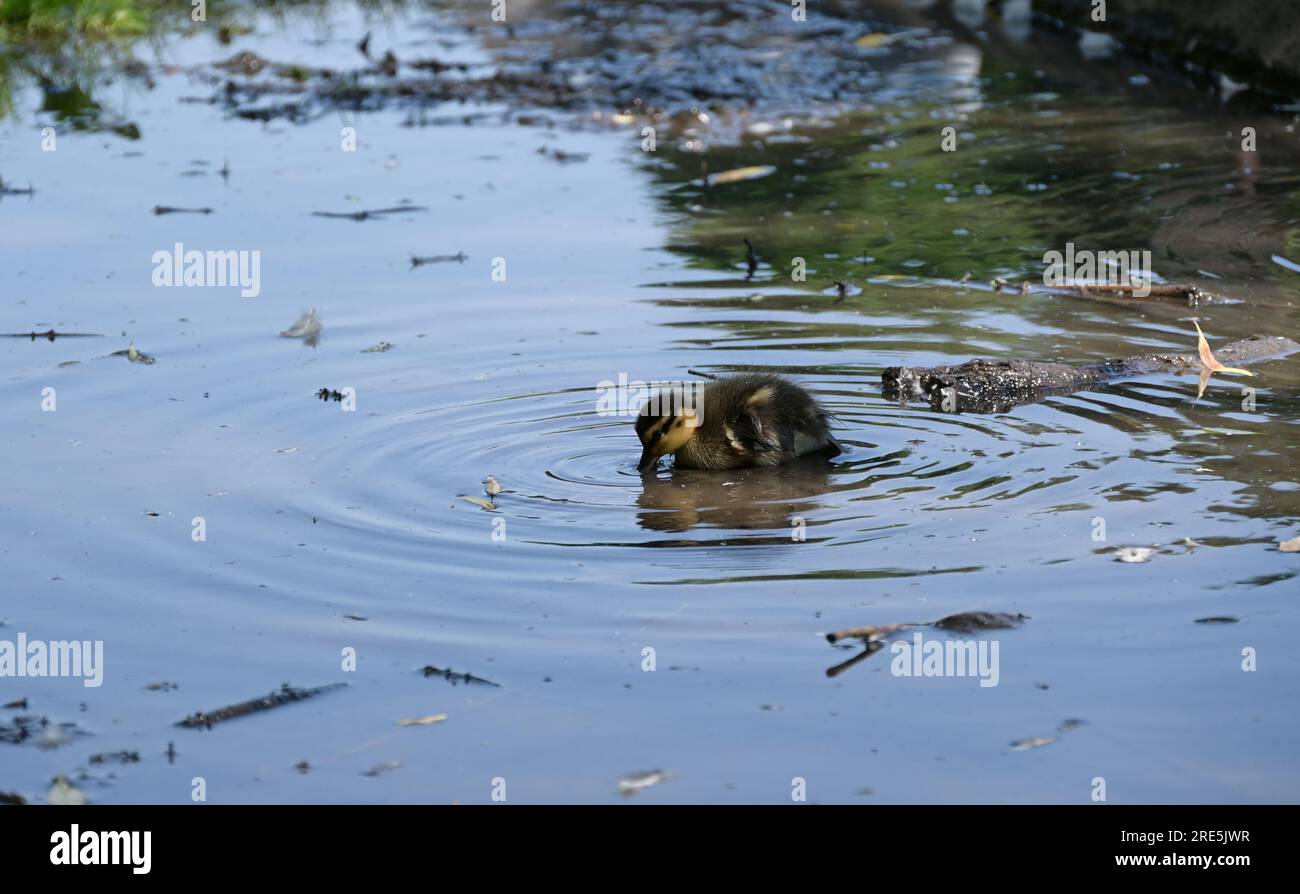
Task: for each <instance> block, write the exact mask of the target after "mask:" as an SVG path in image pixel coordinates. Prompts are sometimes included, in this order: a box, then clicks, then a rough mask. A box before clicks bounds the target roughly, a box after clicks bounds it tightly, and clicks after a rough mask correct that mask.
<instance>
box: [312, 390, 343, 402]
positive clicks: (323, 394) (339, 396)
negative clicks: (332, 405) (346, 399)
mask: <svg viewBox="0 0 1300 894" xmlns="http://www.w3.org/2000/svg"><path fill="white" fill-rule="evenodd" d="M316 396H317V397H319V398H320V399H321V400H333V401H342V400H343V392H342V391H337V390H335V389H333V388H322V389H321V390H320V391H317V392H316Z"/></svg>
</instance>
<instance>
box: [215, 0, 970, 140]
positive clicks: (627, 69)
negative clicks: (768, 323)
mask: <svg viewBox="0 0 1300 894" xmlns="http://www.w3.org/2000/svg"><path fill="white" fill-rule="evenodd" d="M806 16H807V18H806V21H802V22H796V21H794V20H793V18H792V17H791V16H790V15H788V14H787V15H781V14H776V13H774V11H773V10H772V9H771V8H770V7H769V6H768V5H767V4H761V3H755V4H732V5H730V6H727V7H725V8H720V7H719V6H718V5H717V4H714V3H695V2H690V3H673V4H664V5H660V6H656V7H653V8H651V7H646V6H644V5H640V4H633V3H632V2H630V0H605V2H601V3H590V2H586V0H556V2H551V3H546V4H540V5H535V6H533V7H532V8H530V9H529V11H528V20H527V27H526V28H522V27H518V28H516V27H511V28H508V29H501V34H502V36H501V37H499V38H498V37H495V36H493V35H492V34H490V33H488V31H487V29H476V30H477V32H478V33H479V34H485V35H486V37H485V41H486V44H487V48H488V50H489V52H490V53H491V54H492V55H491V59H490V61H488V62H487V63H484V64H473V65H467V64H464V63H453V62H448V61H444V60H443V59H439V58H430V57H416V56H412V57H410V58H398V57H397V56H395V55H394V54H393V53H392V52H391V51H390V52H388V53H386V54H385V55H384V57H383V59H382V60H381V61H378V62H376V61H375V60H374V59H373V58H372V57H370V56H369V49H370V48H369V45H368V44H367V43H365V42H364V40H363V43H362V44H359V45H358V48H359V49H361V48H364V49H363V52H362V54H361V56H360V57H359V58H357V60H356V63H357V64H356V65H354V66H340V67H337V68H334V67H314V66H309V65H301V64H285V63H279V62H276V61H273V60H270V59H265V58H262V57H261V56H258V55H257V54H255V53H251V52H239V53H236V54H235V55H234V56H232V57H231V58H229V59H225V60H222V61H221V62H217V63H215V64H214V65H213V66H212V68H213V69H215V70H216V71H218V72H220V73H221V74H220V76H219V83H220V87H219V90H218V93H217V96H216V101H217V102H218V103H220V104H222V105H223V106H224V107H225V108H226V109H227V110H228V111H229V112H230V113H231V114H233V115H236V116H238V117H241V118H246V119H250V120H262V121H266V120H272V119H277V118H279V119H285V120H289V121H293V122H299V123H301V122H307V121H312V120H316V119H319V118H322V117H325V116H327V115H331V114H337V113H339V112H343V111H346V112H350V113H355V112H360V111H375V110H378V109H383V108H401V109H432V108H436V107H439V106H443V105H448V104H453V103H454V104H465V103H486V104H499V103H509V104H510V105H512V106H513V107H514V108H516V109H529V110H537V109H560V110H565V111H575V112H576V111H582V110H608V109H612V108H619V109H630V110H635V111H636V112H637V113H639V114H645V113H651V114H652V115H656V116H661V117H662V118H665V119H666V118H670V117H673V116H680V117H683V118H688V117H690V116H691V114H692V113H693V112H694V111H695V110H698V109H706V108H707V109H715V110H721V109H724V108H725V109H742V108H743V109H749V110H751V111H755V112H757V113H759V114H762V113H766V112H769V111H770V112H771V113H772V114H773V115H776V114H780V115H783V116H784V115H788V114H789V110H791V109H808V110H815V109H817V108H818V107H822V108H826V107H845V108H847V107H850V106H852V105H858V106H861V105H865V104H868V103H870V102H871V101H872V100H873V99H875V98H877V96H878V92H879V91H880V90H881V88H882V87H883V86H884V85H885V84H886V83H887V81H888V72H889V68H890V65H889V64H888V63H886V62H884V60H886V59H897V60H898V62H897V63H895V64H903V62H904V61H905V60H907V59H908V54H909V53H910V52H911V49H912V48H913V47H914V46H919V45H920V43H921V42H923V41H924V40H926V39H927V37H928V32H927V31H926V30H925V29H913V30H911V31H908V32H905V33H903V34H900V35H898V37H899V39H897V40H893V41H890V42H889V48H888V49H887V50H870V51H864V50H863V49H862V48H860V47H858V46H855V42H856V41H857V40H858V39H859V38H862V37H864V36H866V35H870V34H872V33H875V32H879V31H881V30H882V29H883V27H884V26H883V25H882V24H881V23H874V22H871V21H869V20H868V19H867V18H866V17H864V16H863V15H862V10H861V9H860V8H858V7H857V6H856V5H853V6H848V5H845V6H835V5H831V6H827V5H826V4H809V8H808V9H807V11H806ZM466 25H467V26H468V27H469V28H473V23H472V21H468V20H467V22H466ZM507 35H508V36H507ZM684 35H690V39H689V40H687V39H683V36H684ZM649 53H653V64H647V62H648V54H649ZM913 76H914V77H916V78H918V79H919V80H921V81H922V82H925V83H935V84H941V83H955V82H959V80H960V78H961V74H960V72H946V71H942V70H934V71H924V72H921V73H918V74H915V75H913ZM552 157H553V158H556V160H557V161H560V160H561V159H560V158H558V157H557V156H554V155H553V156H552ZM573 160H579V159H578V158H576V157H575V158H574V159H573Z"/></svg>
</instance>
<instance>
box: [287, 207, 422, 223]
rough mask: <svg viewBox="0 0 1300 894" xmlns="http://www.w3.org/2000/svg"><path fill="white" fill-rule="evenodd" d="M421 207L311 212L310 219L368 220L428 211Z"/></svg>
mask: <svg viewBox="0 0 1300 894" xmlns="http://www.w3.org/2000/svg"><path fill="white" fill-rule="evenodd" d="M428 210H429V209H428V208H425V207H424V206H423V205H397V206H395V207H393V208H375V209H373V210H370V211H313V212H312V217H334V218H340V219H342V220H370V218H372V217H382V216H384V215H385V214H405V213H406V212H408V211H428Z"/></svg>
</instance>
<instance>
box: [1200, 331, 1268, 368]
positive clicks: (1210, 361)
mask: <svg viewBox="0 0 1300 894" xmlns="http://www.w3.org/2000/svg"><path fill="white" fill-rule="evenodd" d="M1192 325H1193V326H1195V327H1196V339H1197V341H1196V350H1197V351H1198V352H1199V353H1200V355H1201V365H1202V366H1204V367H1205V368H1206V369H1208V370H1209V371H1210V372H1222V373H1236V374H1237V375H1242V376H1253V375H1254V373H1253V372H1251V371H1250V370H1248V369H1237V368H1236V367H1234V366H1224V365H1223V364H1222V363H1220V362H1219V361H1218V360H1217V359H1216V358H1215V356H1214V354H1213V352H1211V351H1210V343H1209V342H1208V341H1206V340H1205V333H1204V332H1202V331H1201V324H1200V323H1198V322H1196V321H1195V320H1192Z"/></svg>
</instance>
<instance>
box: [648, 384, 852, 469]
mask: <svg viewBox="0 0 1300 894" xmlns="http://www.w3.org/2000/svg"><path fill="white" fill-rule="evenodd" d="M681 403H682V402H681V401H666V402H665V403H664V406H662V407H658V408H654V407H650V406H647V407H646V408H645V409H644V410H643V411H642V415H641V416H640V417H639V418H638V419H637V425H636V429H637V435H638V436H639V437H640V438H641V440H642V444H643V446H644V447H645V451H644V453H643V454H642V458H641V463H640V467H641V468H647V467H649V466H651V465H654V464H657V461H658V459H659V457H660V456H662V455H667V454H673V455H675V457H676V465H677V467H678V468H682V469H741V468H748V467H757V466H779V465H781V464H783V463H788V462H791V461H793V460H795V459H798V458H799V457H801V456H807V455H808V454H811V453H822V454H823V455H825V456H827V457H831V456H836V455H837V454H839V453H840V446H839V444H838V443H836V441H835V439H834V438H833V437H832V436H831V434H830V427H829V425H828V416H827V414H826V412H825V411H824V410H823V409H822V408H821V407H820V406H819V405H818V403H817V401H816V400H814V399H813V397H812V396H811V395H810V394H809V393H808V392H807V391H805V390H804V389H803V388H801V387H800V386H798V385H796V384H795V383H793V382H791V381H790V380H788V379H785V378H782V377H781V376H777V375H772V374H769V373H745V374H742V375H735V376H727V377H725V378H719V379H715V380H713V381H710V382H707V383H705V384H704V385H703V388H702V393H701V395H700V396H699V398H698V400H697V403H698V404H700V405H701V406H700V407H699V408H698V409H700V410H701V412H699V413H698V416H697V417H696V419H697V420H698V424H695V425H693V426H692V425H691V424H690V423H691V422H692V421H695V420H692V419H691V418H690V416H689V411H684V410H683V407H682V406H681Z"/></svg>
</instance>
